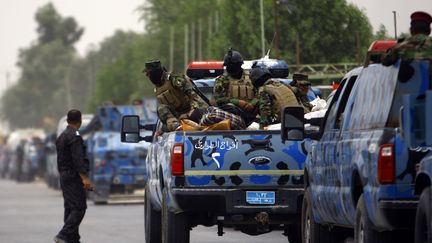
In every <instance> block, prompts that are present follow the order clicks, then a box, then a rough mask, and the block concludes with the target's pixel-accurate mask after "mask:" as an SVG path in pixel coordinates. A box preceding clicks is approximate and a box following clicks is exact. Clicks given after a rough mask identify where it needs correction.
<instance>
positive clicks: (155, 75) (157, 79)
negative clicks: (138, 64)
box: [147, 68, 163, 86]
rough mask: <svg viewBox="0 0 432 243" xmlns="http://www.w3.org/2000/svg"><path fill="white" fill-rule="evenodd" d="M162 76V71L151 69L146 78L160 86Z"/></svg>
mask: <svg viewBox="0 0 432 243" xmlns="http://www.w3.org/2000/svg"><path fill="white" fill-rule="evenodd" d="M162 75H163V69H160V68H157V69H151V70H149V71H147V76H148V77H149V79H150V81H151V82H152V83H153V84H154V85H156V86H161V85H162V83H163V82H162Z"/></svg>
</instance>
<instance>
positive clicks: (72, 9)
mask: <svg viewBox="0 0 432 243" xmlns="http://www.w3.org/2000/svg"><path fill="white" fill-rule="evenodd" d="M232 1H235V0H232ZM251 1H252V0H251ZM254 1H258V0H254ZM266 1H269V0H266ZM316 1H321V0H316ZM47 2H49V1H48V0H0V3H1V8H0V33H2V35H1V37H0V54H1V58H0V91H1V90H2V88H3V87H4V86H5V84H6V76H7V73H10V80H16V79H17V78H18V77H17V76H18V72H17V71H16V69H15V67H14V66H15V62H16V60H17V55H18V49H19V48H26V47H28V46H29V45H30V43H31V41H33V40H35V39H36V32H35V29H36V22H35V20H34V15H35V12H36V10H37V8H38V7H40V6H42V5H44V4H46V3H47ZM51 2H53V3H54V6H55V7H56V9H57V11H58V12H59V13H60V14H61V15H62V16H63V17H66V16H72V17H74V18H75V20H76V21H77V22H78V23H79V24H80V25H81V26H84V27H85V33H84V35H83V36H82V37H81V40H80V41H79V42H78V44H77V48H78V50H79V52H80V53H81V54H83V53H85V50H86V49H87V48H88V47H89V45H90V44H91V43H93V44H98V43H99V42H100V41H101V40H103V39H104V38H105V37H108V36H110V35H112V34H113V32H114V30H116V29H123V30H134V31H137V32H143V29H144V23H143V22H140V21H138V19H139V14H138V13H137V12H136V11H135V9H136V8H137V6H139V5H141V4H142V3H143V2H144V0H52V1H51ZM348 2H352V3H354V4H356V5H357V6H358V7H360V8H361V9H363V10H364V11H365V12H366V14H367V16H368V17H369V19H370V21H371V24H372V26H373V27H374V29H375V30H376V29H377V28H378V26H379V25H380V24H381V23H382V24H384V25H385V26H386V27H387V30H388V31H389V33H390V34H391V35H393V34H394V32H393V13H392V11H393V10H395V11H396V12H397V23H398V32H399V33H400V32H407V31H408V28H409V16H410V14H411V13H412V12H414V11H416V10H423V11H426V12H429V13H431V14H432V0H348Z"/></svg>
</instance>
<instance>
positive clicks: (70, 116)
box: [67, 109, 81, 122]
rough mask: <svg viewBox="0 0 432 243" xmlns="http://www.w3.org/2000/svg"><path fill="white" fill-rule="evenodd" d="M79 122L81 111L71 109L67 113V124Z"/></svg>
mask: <svg viewBox="0 0 432 243" xmlns="http://www.w3.org/2000/svg"><path fill="white" fill-rule="evenodd" d="M80 121H81V111H79V110H76V109H72V110H70V111H68V113H67V122H80Z"/></svg>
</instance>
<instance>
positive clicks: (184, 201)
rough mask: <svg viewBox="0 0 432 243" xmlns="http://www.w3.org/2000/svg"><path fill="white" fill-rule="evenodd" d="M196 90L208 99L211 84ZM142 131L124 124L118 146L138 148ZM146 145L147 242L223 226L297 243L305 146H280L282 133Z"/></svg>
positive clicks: (180, 241) (183, 135) (213, 134)
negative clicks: (279, 232)
mask: <svg viewBox="0 0 432 243" xmlns="http://www.w3.org/2000/svg"><path fill="white" fill-rule="evenodd" d="M195 84H196V85H197V87H198V88H199V89H200V91H201V92H202V93H203V94H205V95H206V96H208V97H210V96H211V94H212V90H213V84H214V79H211V80H197V81H195ZM302 116H303V114H302ZM161 125H162V124H161V123H160V122H158V123H157V124H156V127H154V130H157V129H160V128H161ZM140 127H141V125H139V124H138V117H123V125H122V138H123V140H124V141H126V142H127V141H128V140H129V141H128V142H138V141H139V140H142V139H143V138H139V135H138V131H139V128H140ZM145 140H146V141H151V142H152V143H151V145H150V147H149V150H148V155H147V177H148V180H147V183H146V186H145V238H146V242H148V243H149V242H152V243H154V242H161V238H162V239H163V240H162V242H172V243H174V242H176V243H184V242H189V241H190V230H191V229H192V228H193V227H195V226H197V225H205V226H213V225H217V226H218V235H219V236H222V235H223V233H224V232H223V227H224V226H228V225H230V226H235V227H236V228H237V229H239V230H240V231H242V232H243V233H246V234H249V235H258V234H263V233H267V232H269V231H271V230H272V229H278V228H280V226H281V225H284V229H285V233H286V235H288V238H289V242H292V243H295V242H301V239H300V224H299V222H300V212H301V202H302V197H303V169H304V161H305V158H306V154H307V150H308V147H309V146H310V143H311V140H310V139H304V140H303V139H302V140H298V141H286V142H282V140H281V132H280V130H277V131H267V130H266V131H264V130H254V131H252V130H244V131H206V132H202V131H186V132H183V131H179V132H170V133H165V134H163V136H159V137H156V136H153V137H152V136H150V137H146V138H145Z"/></svg>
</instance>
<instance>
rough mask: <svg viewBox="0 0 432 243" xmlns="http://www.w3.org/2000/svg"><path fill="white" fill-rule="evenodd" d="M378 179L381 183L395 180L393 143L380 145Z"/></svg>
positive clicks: (389, 182)
mask: <svg viewBox="0 0 432 243" xmlns="http://www.w3.org/2000/svg"><path fill="white" fill-rule="evenodd" d="M378 181H379V182H380V183H381V184H391V183H394V182H395V158H394V146H393V144H383V145H381V146H380V150H379V155H378Z"/></svg>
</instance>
